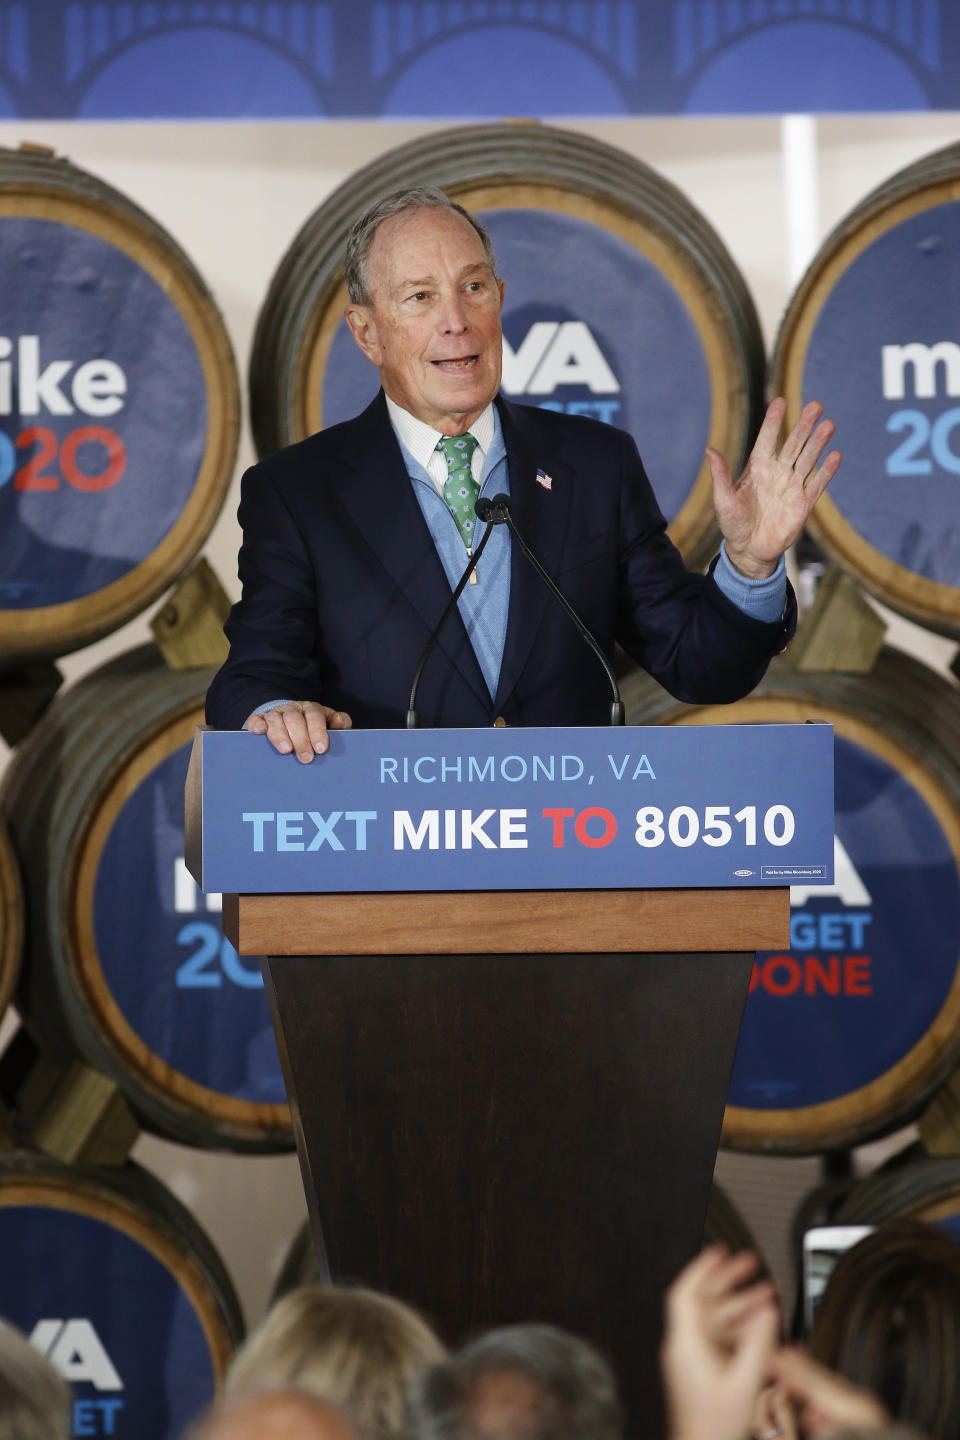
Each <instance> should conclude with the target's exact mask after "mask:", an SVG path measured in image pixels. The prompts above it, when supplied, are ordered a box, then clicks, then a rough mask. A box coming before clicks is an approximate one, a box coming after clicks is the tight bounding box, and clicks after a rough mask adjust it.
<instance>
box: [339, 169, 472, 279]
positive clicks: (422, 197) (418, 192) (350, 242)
mask: <svg viewBox="0 0 960 1440" xmlns="http://www.w3.org/2000/svg"><path fill="white" fill-rule="evenodd" d="M408 210H453V211H454V213H455V214H457V215H462V216H463V218H464V220H466V221H468V222H469V224H470V225H472V226H473V228H474V230H475V231H476V232H477V234H478V235H479V236H480V240H481V242H482V244H483V253H484V256H485V257H486V261H487V264H488V265H489V266H490V269H491V270H492V271H493V274H494V275H495V276H496V274H497V261H496V257H495V256H494V253H493V242H492V241H491V239H490V236H489V235H488V233H487V231H486V230H485V229H484V227H483V226H482V225H481V224H480V221H479V220H477V219H476V217H475V216H473V215H471V214H470V211H469V210H464V208H463V206H462V205H458V204H457V202H456V201H455V200H451V199H450V197H449V195H447V194H445V193H444V191H443V190H440V189H439V188H438V187H436V186H432V185H409V186H407V187H406V188H405V189H403V190H394V191H393V193H392V194H390V195H385V196H384V197H383V199H382V200H378V201H377V202H376V203H375V204H373V205H371V206H370V207H369V209H367V210H365V211H364V212H363V214H362V215H361V216H360V218H359V219H358V220H355V221H354V223H353V225H352V226H351V227H350V233H349V235H348V236H347V248H346V251H345V252H344V258H343V276H344V279H345V280H346V282H347V294H348V295H349V297H350V301H351V303H352V304H354V305H369V303H370V289H369V285H368V283H367V260H368V259H369V256H370V246H371V245H372V244H373V237H374V235H375V234H376V231H377V227H378V226H379V225H382V224H383V222H384V220H389V219H390V218H391V216H393V215H403V214H405V213H406V212H407V211H408Z"/></svg>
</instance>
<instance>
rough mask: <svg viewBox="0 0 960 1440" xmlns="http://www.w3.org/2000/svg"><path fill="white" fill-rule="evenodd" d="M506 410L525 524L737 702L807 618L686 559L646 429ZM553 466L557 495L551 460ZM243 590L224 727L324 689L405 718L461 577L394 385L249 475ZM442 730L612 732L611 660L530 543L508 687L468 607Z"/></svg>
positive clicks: (641, 627)
mask: <svg viewBox="0 0 960 1440" xmlns="http://www.w3.org/2000/svg"><path fill="white" fill-rule="evenodd" d="M497 405H498V408H499V412H500V418H501V423H502V427H503V438H504V442H505V444H506V450H507V463H508V465H509V469H510V490H511V496H512V500H511V512H512V515H513V518H514V520H515V522H516V525H517V527H518V529H519V531H520V533H521V534H522V535H523V537H524V539H526V540H527V542H528V544H529V545H530V546H531V548H532V549H533V550H534V552H535V553H536V554H537V555H538V557H539V559H540V560H541V561H542V562H543V564H544V565H545V566H546V568H547V569H548V571H549V572H550V573H551V574H552V575H553V577H554V578H555V580H556V581H557V583H558V584H559V586H560V588H561V589H562V590H563V592H564V593H565V595H566V596H567V597H568V599H569V600H570V601H571V603H572V604H573V606H574V608H575V609H576V610H577V611H578V612H579V614H580V615H581V617H582V618H583V619H584V620H585V622H586V623H587V625H588V626H589V627H590V628H591V629H592V630H593V632H594V633H595V635H596V636H597V638H598V640H599V641H600V644H601V645H602V647H603V649H604V651H605V652H606V653H607V654H608V655H611V656H612V654H613V648H614V642H615V641H619V642H620V644H621V645H623V646H624V648H625V649H626V650H627V651H628V652H629V653H630V654H631V655H633V656H634V657H635V659H636V660H638V661H639V662H640V664H641V665H643V666H644V667H645V668H646V669H647V670H648V671H649V672H650V673H651V674H652V675H654V676H655V677H656V678H657V679H658V680H659V681H660V682H661V684H663V685H664V686H665V687H666V688H667V689H668V690H669V691H670V692H671V693H672V694H673V695H675V696H677V697H678V698H679V699H681V700H688V701H693V702H702V703H710V702H722V701H728V700H734V699H738V698H739V697H740V696H742V695H744V694H746V693H747V692H748V691H750V690H751V689H752V688H753V686H754V685H755V684H756V683H757V681H758V680H759V679H760V677H761V676H762V674H763V672H764V670H765V668H766V665H767V662H768V660H769V658H770V656H771V655H772V654H774V653H775V652H777V651H778V650H781V649H782V648H783V646H784V645H785V644H786V641H787V639H788V638H789V635H790V633H791V631H792V627H793V624H794V622H795V605H794V601H793V595H792V592H790V594H789V604H788V609H787V616H786V618H785V621H784V622H783V623H778V624H765V623H763V622H761V621H758V620H754V619H751V618H750V617H748V616H746V615H744V614H743V613H742V611H740V610H739V609H738V608H737V607H736V606H735V605H733V604H732V603H731V602H730V601H729V600H728V599H727V598H726V596H724V595H723V594H722V593H721V591H720V590H719V588H718V587H717V585H716V584H715V582H714V581H713V579H712V577H710V576H703V575H698V574H693V573H691V572H690V571H688V570H687V569H686V567H685V565H684V564H683V561H682V560H681V558H680V555H679V553H678V551H677V550H676V549H675V547H674V546H673V544H672V542H671V541H670V540H669V539H668V537H667V535H666V525H665V522H664V519H663V516H662V514H661V512H660V509H659V506H658V505H657V503H656V500H655V499H654V496H653V492H652V491H651V489H650V485H649V483H648V481H647V477H646V475H645V473H644V470H643V465H642V463H641V461H640V457H639V455H638V454H637V450H636V447H635V445H634V443H633V440H632V439H631V437H630V436H629V435H627V434H626V433H625V432H623V431H621V430H616V429H614V428H613V427H611V426H608V425H603V424H601V423H599V422H597V421H593V420H588V419H583V418H580V417H573V416H566V415H561V414H557V413H555V412H553V411H549V410H539V409H533V408H530V407H527V406H516V405H512V404H509V403H507V402H506V401H504V400H503V399H502V398H501V399H498V401H497ZM538 469H541V470H543V471H545V472H546V473H547V474H548V475H549V476H550V477H551V478H552V486H551V488H550V489H549V490H547V489H545V488H544V487H543V486H542V485H541V484H539V483H538V482H537V480H536V473H537V470H538ZM239 517H240V522H241V525H242V527H243V545H242V548H241V551H240V566H239V568H240V578H241V580H242V582H243V598H242V600H241V601H240V602H239V604H237V605H235V606H234V608H233V611H232V612H231V615H230V619H229V620H228V622H227V625H226V632H227V636H228V638H229V640H230V656H229V658H228V660H227V661H226V663H225V664H224V666H223V667H222V669H221V670H220V671H219V672H218V674H217V675H216V676H215V677H214V680H213V683H212V685H211V687H210V690H209V693H208V696H207V719H208V722H209V723H210V724H211V725H213V726H215V727H217V728H218V729H236V728H239V727H240V726H242V725H243V722H244V721H245V719H246V718H247V716H248V715H249V714H250V712H251V711H252V710H254V709H256V708H257V706H259V705H262V704H264V703H265V702H266V701H269V700H273V699H281V698H283V699H297V700H311V699H315V700H322V701H323V702H324V703H325V704H327V705H331V706H334V707H336V708H337V709H341V710H345V711H346V712H347V713H348V714H349V715H350V716H351V717H352V719H353V723H354V725H358V726H363V727H391V726H397V725H400V724H402V723H403V716H404V713H405V711H406V708H407V697H408V692H409V688H410V681H411V678H412V676H413V673H414V670H415V668H416V665H417V661H418V659H419V657H420V653H421V651H422V649H423V646H424V644H425V643H426V640H427V637H428V635H429V634H430V631H431V629H432V628H433V626H434V625H435V624H436V622H437V620H438V619H439V617H440V614H441V613H442V611H443V608H444V605H445V604H446V603H447V601H448V600H449V598H450V585H449V583H448V581H447V578H446V575H445V574H444V571H443V567H442V565H441V563H440V559H439V556H438V554H437V551H436V547H435V545H434V543H433V539H432V537H431V535H430V532H429V530H428V528H427V525H426V522H425V521H424V519H423V515H422V513H421V511H420V506H419V504H418V503H417V499H416V496H415V495H414V492H413V487H412V485H411V483H410V480H409V478H408V476H407V474H406V468H405V465H404V461H403V456H402V453H401V450H400V446H399V444H398V442H397V439H396V436H395V435H394V432H393V429H392V427H391V425H390V421H389V416H388V413H387V407H386V403H385V401H384V398H383V395H382V393H381V394H380V395H379V396H378V397H377V399H376V400H374V402H373V403H372V404H371V405H370V406H369V407H368V408H367V409H366V410H365V411H364V412H363V414H362V415H359V416H357V417H356V418H355V419H353V420H349V421H346V422H345V423H344V424H341V425H335V426H332V427H331V428H330V429H329V430H323V431H321V432H320V433H319V434H316V435H312V436H310V437H309V438H308V439H306V440H303V441H301V442H300V443H299V444H296V445H291V446H289V447H287V448H286V449H284V450H281V451H279V452H278V453H277V454H275V455H272V456H270V457H269V458H268V459H266V460H264V461H262V462H261V463H260V464H258V465H255V466H253V467H252V468H251V469H250V470H248V471H247V473H246V474H245V476H244V477H243V489H242V499H241V504H240V511H239ZM418 709H419V711H420V716H421V723H422V724H423V725H424V726H434V725H442V726H478V725H489V724H491V723H492V722H493V721H494V719H495V718H497V717H499V716H502V717H503V719H504V720H505V721H506V722H507V724H511V725H602V724H605V723H606V722H607V720H608V718H609V687H608V683H607V680H606V678H605V676H604V674H603V672H602V669H601V667H600V665H599V663H598V661H597V659H596V656H594V655H593V654H592V653H591V652H590V650H589V649H588V648H587V646H586V645H585V644H584V643H583V641H582V640H581V639H580V637H579V636H578V635H577V634H576V632H575V630H574V628H573V626H572V625H571V623H570V621H569V619H568V618H567V617H566V615H564V613H563V611H562V610H561V609H560V607H559V606H558V605H557V603H556V601H555V600H554V599H553V598H552V597H551V596H550V595H549V594H548V592H547V591H546V589H545V588H544V586H543V585H542V583H541V581H540V580H539V579H538V578H537V576H536V575H535V574H534V572H533V570H532V569H531V567H530V565H529V562H528V561H527V560H526V559H525V558H524V556H523V555H522V554H521V553H520V551H519V547H517V546H516V545H514V546H513V554H512V558H511V572H510V609H509V616H508V621H507V634H506V642H505V647H504V654H503V665H502V668H501V672H500V682H499V685H498V687H497V693H496V695H495V696H494V697H493V698H491V696H490V693H489V691H488V690H487V687H486V685H485V683H484V680H483V676H482V674H481V671H480V666H479V664H478V663H477V659H476V656H475V654H474V652H473V648H472V646H471V644H470V641H469V639H468V638H467V634H466V630H465V629H464V626H463V623H462V621H461V620H460V617H459V614H456V613H455V614H454V615H452V616H451V617H450V619H449V621H448V622H447V626H446V628H445V630H444V632H443V633H442V635H441V637H440V640H439V643H438V645H437V647H436V649H435V650H434V652H433V654H432V655H431V657H430V660H429V662H428V664H427V668H426V671H425V674H424V677H423V682H422V685H421V688H420V693H419V698H418Z"/></svg>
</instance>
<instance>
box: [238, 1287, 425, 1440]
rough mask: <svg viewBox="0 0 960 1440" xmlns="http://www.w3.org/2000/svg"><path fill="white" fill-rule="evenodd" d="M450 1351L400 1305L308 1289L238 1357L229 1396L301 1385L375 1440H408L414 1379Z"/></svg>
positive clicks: (278, 1311)
mask: <svg viewBox="0 0 960 1440" xmlns="http://www.w3.org/2000/svg"><path fill="white" fill-rule="evenodd" d="M445 1354H446V1351H445V1350H444V1347H443V1346H442V1345H441V1343H440V1341H439V1340H438V1339H437V1337H436V1335H435V1334H434V1333H433V1331H432V1330H431V1329H430V1327H429V1325H427V1323H426V1321H424V1320H422V1319H421V1317H420V1316H419V1315H418V1314H417V1313H416V1311H414V1310H411V1309H410V1307H409V1306H408V1305H404V1304H403V1303H402V1301H400V1300H395V1299H393V1298H392V1297H391V1296H389V1295H379V1294H377V1293H376V1292H374V1291H372V1290H361V1289H348V1288H345V1287H343V1286H337V1285H322V1284H315V1285H303V1286H301V1287H300V1288H299V1289H297V1290H291V1291H290V1293H289V1294H288V1295H285V1296H283V1298H282V1299H280V1300H278V1301H277V1302H276V1304H275V1305H274V1306H273V1307H272V1308H271V1310H270V1312H269V1314H268V1315H267V1316H266V1318H265V1320H264V1321H263V1323H262V1324H261V1325H260V1326H259V1327H258V1328H257V1329H256V1330H254V1331H253V1333H252V1334H251V1335H250V1337H249V1339H248V1340H247V1342H246V1344H245V1345H243V1347H242V1348H241V1349H240V1350H239V1351H238V1352H237V1355H236V1356H235V1357H234V1361H233V1364H232V1365H231V1367H230V1370H229V1372H228V1374H227V1379H226V1385H225V1393H226V1394H228V1395H239V1394H242V1393H245V1392H249V1391H253V1390H264V1389H275V1388H277V1387H280V1386H294V1387H296V1388H297V1389H300V1390H307V1391H309V1392H310V1393H311V1394H312V1395H316V1396H318V1397H319V1398H320V1399H321V1400H327V1401H329V1402H330V1403H331V1404H333V1405H338V1406H341V1407H342V1408H343V1409H344V1410H346V1411H347V1412H348V1414H350V1415H351V1416H353V1417H354V1418H355V1419H356V1421H357V1423H358V1424H359V1426H360V1427H361V1429H362V1430H363V1432H364V1435H365V1436H366V1437H368V1440H400V1437H402V1436H404V1435H405V1434H406V1393H407V1387H408V1385H409V1383H410V1381H411V1379H412V1378H413V1376H414V1375H416V1374H417V1373H418V1372H419V1371H420V1370H422V1369H423V1367H424V1366H426V1365H430V1364H433V1363H434V1362H435V1361H438V1360H442V1359H443V1357H444V1355H445Z"/></svg>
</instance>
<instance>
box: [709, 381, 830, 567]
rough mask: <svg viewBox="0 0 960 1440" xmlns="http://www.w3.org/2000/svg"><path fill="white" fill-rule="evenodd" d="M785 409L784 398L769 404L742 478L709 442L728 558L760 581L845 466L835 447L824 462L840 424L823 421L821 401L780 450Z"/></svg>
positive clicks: (812, 404)
mask: <svg viewBox="0 0 960 1440" xmlns="http://www.w3.org/2000/svg"><path fill="white" fill-rule="evenodd" d="M786 409H787V402H786V400H784V399H783V397H782V396H779V397H778V398H777V399H776V400H772V401H771V402H770V404H769V406H768V407H767V413H766V415H765V416H764V420H763V424H762V425H761V426H760V433H759V434H758V436H757V439H756V443H755V444H754V447H753V449H752V450H751V452H750V457H749V459H748V460H747V464H746V468H745V469H744V472H743V474H742V475H741V476H740V478H739V480H737V481H734V480H733V479H732V477H731V475H730V467H729V466H728V465H727V462H726V460H725V459H724V458H723V456H722V455H721V454H720V451H719V450H715V449H714V448H713V446H712V445H708V446H707V459H708V460H709V462H710V472H711V474H712V476H713V505H714V509H715V511H716V515H717V523H718V524H719V526H720V529H721V531H722V532H723V537H724V539H725V540H726V542H727V556H728V558H729V559H730V561H731V562H732V564H733V565H735V566H736V568H737V569H738V570H739V571H741V573H742V574H744V575H748V576H750V577H751V578H752V579H755V580H759V579H762V578H763V577H764V576H766V575H772V574H773V571H774V569H775V568H776V565H777V561H778V560H779V558H780V556H781V555H782V554H783V552H784V550H786V549H787V547H788V546H790V545H792V544H793V542H794V541H795V540H796V539H797V537H798V536H799V534H800V532H801V530H802V529H803V527H804V525H805V524H806V522H807V518H808V516H809V514H810V511H811V510H812V509H813V507H814V505H815V504H816V503H817V501H818V500H819V498H820V496H821V495H822V494H823V492H824V490H825V489H826V488H827V485H828V484H829V483H830V481H831V480H832V479H833V477H834V475H835V474H836V473H837V470H838V469H839V466H840V459H841V456H840V451H839V450H831V451H830V453H829V455H828V456H827V457H826V459H825V460H824V461H823V462H822V463H821V461H820V456H821V455H822V453H823V451H824V449H825V447H826V445H827V443H828V441H829V440H830V437H831V436H832V435H833V432H834V430H835V428H836V427H835V425H834V423H833V421H832V420H821V419H820V417H821V415H822V414H823V406H822V405H821V404H820V403H819V402H818V401H816V400H811V401H810V403H809V404H808V405H805V406H804V407H803V409H802V411H801V412H800V417H799V419H798V420H797V423H796V424H795V425H794V427H793V429H792V430H791V431H790V433H789V435H788V436H787V438H786V440H784V442H783V444H782V446H781V447H780V449H779V451H778V450H777V437H778V436H779V434H780V427H781V425H782V424H783V417H784V415H785V413H786ZM818 422H819V423H818Z"/></svg>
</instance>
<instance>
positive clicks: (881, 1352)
mask: <svg viewBox="0 0 960 1440" xmlns="http://www.w3.org/2000/svg"><path fill="white" fill-rule="evenodd" d="M810 1349H811V1353H812V1354H813V1355H814V1356H815V1357H816V1358H817V1359H818V1360H821V1361H822V1362H823V1363H824V1364H825V1365H829V1366H830V1367H831V1368H832V1369H834V1370H836V1371H838V1372H839V1373H840V1374H841V1375H845V1376H846V1377H847V1378H848V1379H850V1380H853V1381H854V1382H855V1383H856V1384H858V1385H863V1386H867V1387H869V1388H870V1389H871V1390H873V1391H875V1393H876V1394H877V1395H879V1396H880V1397H881V1399H882V1400H883V1402H884V1404H885V1405H886V1407H887V1409H888V1410H889V1412H890V1414H891V1415H892V1416H893V1417H894V1419H895V1420H898V1421H902V1422H905V1423H907V1424H913V1425H916V1426H918V1427H919V1428H920V1429H921V1430H923V1431H924V1432H925V1433H926V1434H927V1435H929V1436H930V1437H931V1440H941V1437H943V1440H946V1437H951V1440H953V1437H955V1436H957V1435H960V1247H958V1246H957V1245H956V1244H955V1243H954V1242H953V1241H952V1240H951V1239H950V1238H949V1237H948V1236H947V1235H946V1234H945V1233H943V1232H942V1231H940V1230H937V1229H936V1228H934V1227H933V1226H930V1225H924V1224H922V1223H921V1222H920V1221H915V1220H897V1221H891V1222H889V1223H887V1224H884V1225H881V1226H880V1227H879V1228H878V1229H877V1230H876V1231H874V1233H873V1234H872V1235H868V1236H867V1237H866V1239H864V1240H861V1241H860V1243H859V1244H858V1245H855V1246H853V1248H852V1249H850V1250H848V1251H847V1252H846V1254H845V1255H842V1256H841V1258H840V1260H839V1261H838V1262H837V1265H836V1268H835V1269H834V1272H833V1274H832V1275H831V1277H830V1280H829V1282H828V1284H827V1288H826V1290H825V1291H824V1294H823V1298H822V1299H821V1301H820V1304H819V1306H818V1308H817V1316H816V1323H815V1326H814V1331H813V1335H812V1337H811V1342H810Z"/></svg>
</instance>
